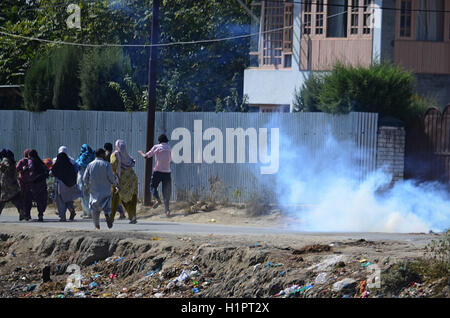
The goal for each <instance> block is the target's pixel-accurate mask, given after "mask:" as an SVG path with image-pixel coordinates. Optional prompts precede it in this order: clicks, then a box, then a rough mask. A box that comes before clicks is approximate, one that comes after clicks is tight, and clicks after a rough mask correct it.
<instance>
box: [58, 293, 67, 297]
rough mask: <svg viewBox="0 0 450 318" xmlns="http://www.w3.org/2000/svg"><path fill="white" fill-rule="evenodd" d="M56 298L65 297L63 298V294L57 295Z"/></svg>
mask: <svg viewBox="0 0 450 318" xmlns="http://www.w3.org/2000/svg"><path fill="white" fill-rule="evenodd" d="M57 298H66V296H64V295H63V294H59V295H58V296H57Z"/></svg>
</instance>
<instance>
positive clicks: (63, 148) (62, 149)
mask: <svg viewBox="0 0 450 318" xmlns="http://www.w3.org/2000/svg"><path fill="white" fill-rule="evenodd" d="M67 151H68V149H67V147H66V146H61V147H59V149H58V154H60V153H61V152H64V153H65V154H66V155H67V157H69V160H70V162H71V163H72V164H73V165H75V159H73V158H72V157H71V156H69V154H68V153H67ZM55 162H56V158H53V163H55Z"/></svg>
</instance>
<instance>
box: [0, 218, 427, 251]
mask: <svg viewBox="0 0 450 318" xmlns="http://www.w3.org/2000/svg"><path fill="white" fill-rule="evenodd" d="M128 222H129V221H128V220H118V219H116V220H115V222H114V226H113V228H112V229H108V227H107V225H106V222H105V220H104V218H102V217H101V218H100V227H101V230H102V231H121V232H122V231H125V232H134V233H166V234H179V235H189V234H193V235H194V234H195V235H210V234H214V235H295V236H299V237H302V236H308V237H309V238H313V237H317V238H319V237H320V238H321V239H324V238H328V239H365V240H370V241H392V240H393V241H406V242H411V243H412V242H413V243H419V244H420V243H425V242H427V241H429V240H430V239H432V238H433V237H434V235H430V234H424V233H411V234H409V233H375V232H373V233H372V232H369V233H329V232H302V231H296V230H293V229H289V228H264V227H254V226H234V225H233V226H231V225H220V224H214V223H211V224H197V223H176V222H171V221H167V220H165V219H164V218H161V221H158V222H155V221H148V220H145V219H141V220H139V219H138V223H137V224H129V223H128ZM0 226H7V227H8V228H9V227H11V228H12V227H14V226H20V227H23V226H25V227H33V228H39V227H41V228H43V230H44V229H45V228H55V229H66V230H72V231H86V230H88V231H89V230H95V228H94V225H93V222H92V220H90V219H80V218H79V216H77V217H76V219H75V220H74V221H72V222H70V221H68V222H59V218H58V217H57V216H56V215H47V216H45V215H44V222H37V221H36V220H32V221H19V220H18V216H17V215H8V214H2V215H0Z"/></svg>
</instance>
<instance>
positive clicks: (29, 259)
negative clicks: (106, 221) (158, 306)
mask: <svg viewBox="0 0 450 318" xmlns="http://www.w3.org/2000/svg"><path fill="white" fill-rule="evenodd" d="M346 244H348V245H355V244H360V245H361V247H362V249H361V251H364V247H365V246H368V245H370V244H372V245H374V244H375V243H372V242H367V241H360V242H359V243H358V241H356V240H353V241H350V242H347V243H346ZM376 244H379V245H380V246H381V245H382V244H383V243H376ZM376 244H375V245H376ZM345 246H346V245H345V244H342V243H339V242H334V243H330V244H328V245H320V244H314V245H307V246H301V247H297V248H292V247H277V246H272V245H269V244H267V243H261V242H252V243H247V244H241V245H235V246H233V245H231V244H229V242H227V241H226V240H219V239H216V238H215V237H214V236H209V237H208V238H204V239H203V240H198V239H192V238H186V237H176V238H169V237H163V238H161V237H154V236H153V237H141V238H129V237H126V236H125V234H122V235H119V234H116V235H115V236H111V237H109V238H108V237H104V236H102V234H97V235H95V236H94V237H92V235H91V236H89V237H87V236H86V235H84V236H83V235H82V233H81V234H80V233H76V232H73V233H71V232H67V234H65V236H64V237H61V236H57V235H51V234H49V235H47V236H45V237H44V238H43V239H39V240H38V239H36V238H34V237H32V236H26V235H17V236H7V235H6V236H5V235H1V236H0V281H1V282H2V284H1V286H0V297H45V298H141V297H154V298H163V297H164V298H165V297H177V298H178V297H180V298H184V297H221V298H222V297H266V298H267V297H274V298H291V297H302V298H303V297H304V298H316V297H319V298H320V297H326V298H372V297H386V296H387V295H386V294H384V293H383V286H382V284H381V286H380V284H378V283H380V273H381V271H382V270H383V269H385V268H386V267H387V266H389V264H390V259H389V257H387V258H384V259H377V258H374V257H369V256H367V255H368V254H364V253H360V254H358V255H349V254H346V253H345V252H343V251H345V249H344V248H345ZM375 247H376V248H381V247H378V246H375ZM374 265H376V266H374ZM373 267H375V268H379V269H380V271H378V272H377V271H374V272H373V273H372V272H370V270H369V269H370V268H373ZM437 285H438V284H436V283H424V282H421V283H418V282H411V284H410V285H409V286H408V287H406V288H403V289H402V290H400V291H399V292H398V293H397V294H395V295H389V297H433V296H435V290H434V287H435V286H437ZM446 297H448V289H447V291H446Z"/></svg>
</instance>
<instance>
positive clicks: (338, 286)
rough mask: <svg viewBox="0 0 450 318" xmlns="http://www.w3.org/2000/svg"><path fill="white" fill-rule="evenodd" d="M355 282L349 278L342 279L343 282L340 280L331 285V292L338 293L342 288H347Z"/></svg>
mask: <svg viewBox="0 0 450 318" xmlns="http://www.w3.org/2000/svg"><path fill="white" fill-rule="evenodd" d="M355 282H356V281H355V280H354V279H351V278H344V279H343V280H340V281H338V282H336V283H334V284H333V291H340V290H342V289H343V288H346V287H348V286H349V285H351V284H353V283H355Z"/></svg>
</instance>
